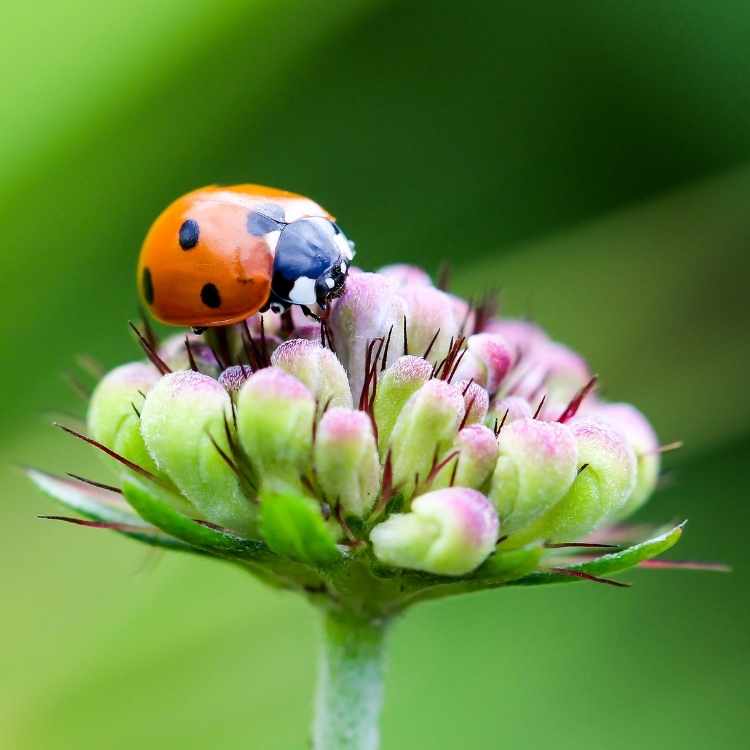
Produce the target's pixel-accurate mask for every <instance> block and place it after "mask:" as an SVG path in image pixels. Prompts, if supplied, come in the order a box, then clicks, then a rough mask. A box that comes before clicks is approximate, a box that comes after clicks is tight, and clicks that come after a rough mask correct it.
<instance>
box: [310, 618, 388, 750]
mask: <svg viewBox="0 0 750 750" xmlns="http://www.w3.org/2000/svg"><path fill="white" fill-rule="evenodd" d="M323 617H324V620H323V633H322V635H323V641H322V649H321V661H320V673H319V677H318V689H317V696H316V704H315V721H314V724H313V748H314V750H377V748H378V745H379V729H378V721H379V718H380V708H381V706H382V703H383V661H384V659H383V657H384V640H385V634H386V630H387V627H388V625H387V622H385V621H383V620H378V621H372V620H366V619H363V618H360V617H357V616H355V615H352V614H351V613H347V612H340V611H333V610H324V612H323Z"/></svg>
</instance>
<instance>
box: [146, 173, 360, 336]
mask: <svg viewBox="0 0 750 750" xmlns="http://www.w3.org/2000/svg"><path fill="white" fill-rule="evenodd" d="M353 247H354V245H353V243H351V242H350V241H349V240H347V238H346V236H345V235H344V233H343V232H342V231H341V229H340V228H339V227H338V225H337V224H336V222H335V221H334V217H333V216H331V215H330V214H329V213H328V212H327V211H326V210H325V209H323V208H321V207H320V206H319V205H318V204H317V203H315V202H314V201H312V200H310V199H309V198H305V197H304V196H301V195H295V194H294V193H288V192H286V191H284V190H276V189H275V188H269V187H263V186H261V185H233V186H231V187H218V186H215V185H211V186H209V187H204V188H200V189H198V190H194V191H193V192H191V193H188V194H187V195H183V196H182V197H181V198H178V199H177V200H176V201H175V202H174V203H172V204H171V205H170V206H168V207H167V208H166V209H165V210H164V211H163V212H162V214H161V215H160V216H159V217H158V218H157V219H156V221H155V222H154V223H153V225H152V226H151V229H150V230H149V232H148V234H147V235H146V239H145V240H144V242H143V247H142V248H141V255H140V259H139V261H138V286H139V289H140V293H141V297H142V298H143V300H144V301H145V303H146V304H147V305H148V307H149V309H150V310H151V312H152V314H153V315H154V317H155V318H157V319H158V320H160V321H162V322H163V323H169V324H172V325H179V326H191V327H193V328H196V329H202V328H207V327H211V326H225V325H231V324H232V323H238V322H240V321H241V320H244V319H245V318H247V317H249V316H251V315H254V314H255V313H257V312H265V311H266V310H268V309H271V310H272V311H274V312H277V313H281V312H285V311H286V310H288V309H289V307H290V306H291V305H299V306H300V307H301V309H302V311H303V312H304V313H305V315H308V316H310V317H313V318H315V319H319V318H318V316H317V315H315V314H314V313H313V312H312V310H311V309H310V306H312V305H316V304H317V305H318V306H319V307H320V309H321V311H322V313H321V314H322V315H325V314H327V312H328V309H329V303H330V301H331V300H332V299H334V298H336V297H339V296H341V294H342V293H343V291H344V284H345V282H346V277H347V274H348V272H349V266H350V264H351V261H352V258H353V256H354V251H353Z"/></svg>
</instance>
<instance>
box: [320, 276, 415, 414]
mask: <svg viewBox="0 0 750 750" xmlns="http://www.w3.org/2000/svg"><path fill="white" fill-rule="evenodd" d="M405 315H406V305H405V304H404V301H403V299H402V298H401V296H400V295H399V294H398V292H397V290H396V287H395V285H394V284H393V282H392V281H390V280H388V279H386V278H384V277H383V276H379V275H378V274H374V273H361V274H355V275H354V276H351V275H350V276H349V279H348V280H347V283H346V291H345V292H344V295H343V296H342V297H341V298H340V299H338V300H337V301H336V302H335V303H334V305H333V311H332V313H331V320H330V325H331V329H332V331H333V334H334V340H335V342H336V350H337V354H338V357H339V359H340V360H341V362H342V363H343V365H344V368H345V369H346V372H347V374H348V375H349V383H350V385H351V392H352V399H353V402H354V403H355V404H356V403H358V402H359V397H360V393H361V392H362V386H363V384H364V382H365V378H366V373H365V361H366V355H367V351H368V347H369V346H370V343H371V342H372V341H374V340H375V339H378V338H383V339H384V340H385V339H387V338H388V335H389V333H390V336H391V341H390V345H389V347H388V357H387V361H386V364H390V363H392V362H394V361H395V360H396V359H397V358H398V357H399V356H400V355H401V354H402V353H403V348H404V339H403V325H404V316H405ZM384 347H385V345H383V349H382V350H381V356H383V355H384V354H385V351H384ZM371 351H372V350H371ZM375 351H377V349H375Z"/></svg>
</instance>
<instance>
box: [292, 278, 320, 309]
mask: <svg viewBox="0 0 750 750" xmlns="http://www.w3.org/2000/svg"><path fill="white" fill-rule="evenodd" d="M289 299H290V300H291V301H292V302H294V303H295V304H296V305H314V304H315V303H316V302H317V301H318V300H317V297H316V296H315V279H311V278H309V277H308V276H300V277H299V278H298V279H297V281H295V282H294V286H293V287H292V291H291V292H289Z"/></svg>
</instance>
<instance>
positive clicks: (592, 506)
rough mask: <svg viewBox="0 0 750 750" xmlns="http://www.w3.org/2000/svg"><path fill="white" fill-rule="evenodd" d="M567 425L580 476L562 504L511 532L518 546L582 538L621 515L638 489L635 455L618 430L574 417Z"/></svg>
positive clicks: (559, 503)
mask: <svg viewBox="0 0 750 750" xmlns="http://www.w3.org/2000/svg"><path fill="white" fill-rule="evenodd" d="M567 426H568V427H570V429H571V430H572V432H573V437H574V438H575V442H576V449H577V451H578V463H579V474H578V476H577V477H576V480H575V482H573V485H572V487H571V488H570V489H569V490H568V492H567V494H566V495H565V497H563V498H562V500H560V502H558V503H557V504H556V505H555V506H554V507H552V508H551V509H550V510H549V511H547V513H545V514H544V515H543V516H541V517H540V518H539V519H537V521H535V522H534V523H532V524H531V525H530V526H529V527H527V528H526V529H523V530H521V531H520V532H519V533H518V534H517V535H515V536H511V540H512V541H513V544H514V545H521V544H525V543H527V542H529V541H532V540H534V539H545V540H549V541H553V542H565V541H577V540H580V539H582V538H583V537H585V536H586V535H587V534H589V533H590V532H592V531H594V530H595V529H596V528H597V527H598V526H599V525H600V524H601V523H603V522H604V521H606V520H608V519H610V518H613V517H616V516H617V514H618V513H619V512H620V510H621V509H622V508H623V506H624V505H625V503H626V501H627V499H628V498H629V497H630V494H631V493H632V491H633V488H634V487H635V481H636V462H635V453H634V452H633V449H632V448H631V446H630V445H629V443H628V442H627V441H626V440H625V438H624V437H623V436H622V435H621V434H620V433H619V432H618V431H616V430H614V429H613V428H611V427H609V426H608V425H606V424H605V423H604V422H599V421H594V420H591V419H586V418H583V417H576V418H575V419H572V420H571V421H570V422H568V423H567Z"/></svg>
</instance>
